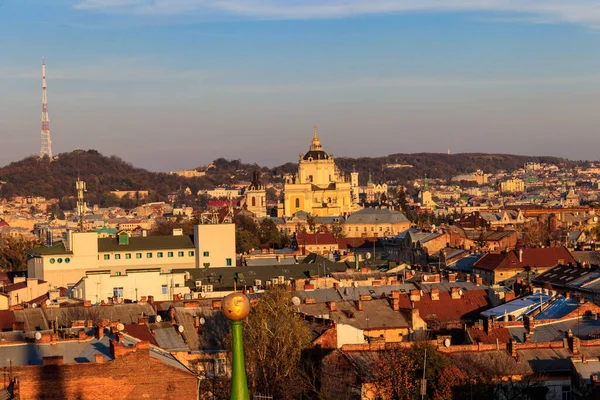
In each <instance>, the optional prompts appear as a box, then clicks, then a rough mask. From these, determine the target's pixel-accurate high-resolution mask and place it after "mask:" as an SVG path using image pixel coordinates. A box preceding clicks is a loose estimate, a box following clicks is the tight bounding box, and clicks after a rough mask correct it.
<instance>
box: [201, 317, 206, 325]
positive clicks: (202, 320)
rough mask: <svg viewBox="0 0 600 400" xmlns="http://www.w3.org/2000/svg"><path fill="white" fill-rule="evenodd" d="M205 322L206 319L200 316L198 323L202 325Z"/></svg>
mask: <svg viewBox="0 0 600 400" xmlns="http://www.w3.org/2000/svg"><path fill="white" fill-rule="evenodd" d="M205 323H206V320H205V319H204V317H200V325H204V324H205Z"/></svg>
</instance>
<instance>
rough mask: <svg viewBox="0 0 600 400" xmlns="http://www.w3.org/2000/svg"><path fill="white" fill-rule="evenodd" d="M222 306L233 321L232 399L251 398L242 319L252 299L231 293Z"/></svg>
mask: <svg viewBox="0 0 600 400" xmlns="http://www.w3.org/2000/svg"><path fill="white" fill-rule="evenodd" d="M221 308H222V309H223V313H224V314H225V317H226V318H227V319H229V320H230V321H231V334H232V335H231V336H232V348H233V349H232V368H231V397H230V399H231V400H250V393H249V392H248V382H247V380H246V365H245V364H244V339H243V334H242V333H243V329H242V320H244V319H245V318H246V317H247V316H248V314H249V313H250V301H249V300H248V297H246V296H245V295H244V294H242V293H235V292H234V293H231V294H229V295H227V296H226V297H225V298H224V299H223V303H222V306H221Z"/></svg>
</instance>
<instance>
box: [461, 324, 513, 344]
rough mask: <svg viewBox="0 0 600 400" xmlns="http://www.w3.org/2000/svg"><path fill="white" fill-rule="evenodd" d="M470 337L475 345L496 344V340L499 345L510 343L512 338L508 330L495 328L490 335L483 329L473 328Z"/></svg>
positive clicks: (470, 330)
mask: <svg viewBox="0 0 600 400" xmlns="http://www.w3.org/2000/svg"><path fill="white" fill-rule="evenodd" d="M469 335H470V336H471V338H472V339H473V342H475V343H483V344H494V343H496V339H498V342H499V343H508V342H509V341H510V339H511V338H512V336H511V334H510V331H509V330H508V329H507V328H495V329H492V330H491V331H490V332H489V333H485V331H484V330H483V329H477V328H471V329H469Z"/></svg>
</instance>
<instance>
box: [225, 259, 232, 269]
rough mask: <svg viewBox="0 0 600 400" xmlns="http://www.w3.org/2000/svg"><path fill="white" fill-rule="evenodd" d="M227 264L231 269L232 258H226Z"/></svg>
mask: <svg viewBox="0 0 600 400" xmlns="http://www.w3.org/2000/svg"><path fill="white" fill-rule="evenodd" d="M225 263H226V264H227V266H228V267H231V258H226V259H225Z"/></svg>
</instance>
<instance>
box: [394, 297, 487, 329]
mask: <svg viewBox="0 0 600 400" xmlns="http://www.w3.org/2000/svg"><path fill="white" fill-rule="evenodd" d="M490 306H491V304H490V299H489V297H488V294H487V291H486V290H464V291H463V295H462V297H461V298H459V299H452V296H451V295H450V293H449V292H445V291H444V292H440V293H439V300H431V294H429V293H424V294H423V296H421V299H420V300H419V301H415V302H414V308H416V309H418V310H419V316H420V317H421V318H422V319H423V320H424V321H426V322H439V323H450V322H459V321H461V320H469V319H475V318H477V316H478V315H479V313H480V312H481V311H484V310H485V309H487V308H489V307H490ZM400 308H402V309H409V310H410V309H411V308H412V306H411V301H410V298H409V296H408V295H406V294H405V295H401V296H400Z"/></svg>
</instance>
